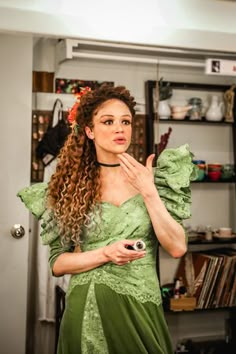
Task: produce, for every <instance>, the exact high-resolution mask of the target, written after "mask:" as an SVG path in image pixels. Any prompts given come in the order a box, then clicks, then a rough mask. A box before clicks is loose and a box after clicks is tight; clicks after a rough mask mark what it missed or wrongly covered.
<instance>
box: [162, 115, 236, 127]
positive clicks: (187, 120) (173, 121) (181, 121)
mask: <svg viewBox="0 0 236 354" xmlns="http://www.w3.org/2000/svg"><path fill="white" fill-rule="evenodd" d="M159 121H160V122H161V123H177V124H199V125H202V124H204V125H208V124H209V125H220V126H222V125H225V126H231V125H233V122H225V121H224V120H221V121H210V120H206V119H205V117H202V119H201V120H190V119H189V118H188V117H187V118H185V119H173V118H168V119H161V118H160V120H159Z"/></svg>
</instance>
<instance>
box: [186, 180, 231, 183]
mask: <svg viewBox="0 0 236 354" xmlns="http://www.w3.org/2000/svg"><path fill="white" fill-rule="evenodd" d="M191 183H194V184H195V183H197V184H199V183H210V184H217V183H219V184H221V183H236V180H228V181H227V180H225V181H224V180H219V181H209V180H207V179H206V180H202V181H192V182H191Z"/></svg>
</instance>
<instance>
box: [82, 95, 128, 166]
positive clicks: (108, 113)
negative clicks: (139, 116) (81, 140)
mask: <svg viewBox="0 0 236 354" xmlns="http://www.w3.org/2000/svg"><path fill="white" fill-rule="evenodd" d="M131 124H132V115H131V112H130V110H129V108H128V106H126V104H125V103H124V102H122V101H120V100H118V99H110V100H108V101H106V102H104V103H103V104H102V105H101V106H100V107H99V108H98V109H97V111H96V112H95V114H94V116H93V128H89V127H86V128H85V131H86V134H87V136H88V137H89V138H90V139H93V141H94V144H95V148H96V153H97V158H98V160H99V161H102V159H103V158H104V157H107V158H108V157H109V156H110V157H111V158H112V157H113V158H114V154H120V153H122V152H125V151H126V150H127V149H128V147H129V145H130V142H131V134H132V126H131ZM108 161H109V158H108Z"/></svg>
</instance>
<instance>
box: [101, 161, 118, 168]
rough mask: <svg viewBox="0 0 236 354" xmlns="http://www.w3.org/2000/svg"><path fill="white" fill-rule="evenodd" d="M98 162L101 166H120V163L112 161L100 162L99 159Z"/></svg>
mask: <svg viewBox="0 0 236 354" xmlns="http://www.w3.org/2000/svg"><path fill="white" fill-rule="evenodd" d="M97 164H98V165H99V166H104V167H118V166H120V164H119V163H112V164H109V163H102V162H98V161H97Z"/></svg>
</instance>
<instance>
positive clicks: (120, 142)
mask: <svg viewBox="0 0 236 354" xmlns="http://www.w3.org/2000/svg"><path fill="white" fill-rule="evenodd" d="M114 142H115V143H116V144H118V145H123V144H125V143H126V139H124V138H120V139H115V140H114Z"/></svg>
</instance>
